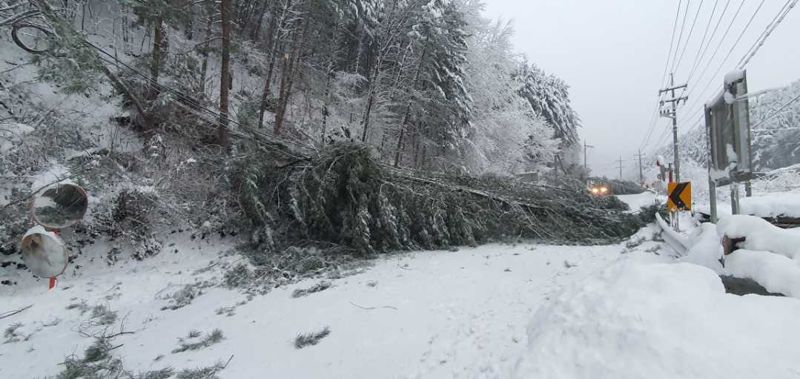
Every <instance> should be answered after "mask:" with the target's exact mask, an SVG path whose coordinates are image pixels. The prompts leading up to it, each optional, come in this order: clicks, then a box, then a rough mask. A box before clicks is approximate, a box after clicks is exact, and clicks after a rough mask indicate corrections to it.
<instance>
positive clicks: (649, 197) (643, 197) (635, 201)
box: [616, 191, 664, 212]
mask: <svg viewBox="0 0 800 379" xmlns="http://www.w3.org/2000/svg"><path fill="white" fill-rule="evenodd" d="M616 196H617V198H618V199H620V200H622V202H624V203H626V204H628V206H629V207H630V208H631V212H639V210H640V209H642V208H643V207H649V206H651V205H653V204H655V203H657V202H662V203H663V202H664V200H663V199H662V198H661V196H659V195H657V194H656V193H655V192H650V191H644V192H642V193H640V194H635V195H616Z"/></svg>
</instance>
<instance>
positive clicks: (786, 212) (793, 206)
mask: <svg viewBox="0 0 800 379" xmlns="http://www.w3.org/2000/svg"><path fill="white" fill-rule="evenodd" d="M740 203H741V208H742V213H743V214H748V215H753V216H759V217H778V216H786V217H800V193H796V192H795V193H786V192H783V193H771V194H769V195H761V196H754V197H745V198H743V199H741V200H740Z"/></svg>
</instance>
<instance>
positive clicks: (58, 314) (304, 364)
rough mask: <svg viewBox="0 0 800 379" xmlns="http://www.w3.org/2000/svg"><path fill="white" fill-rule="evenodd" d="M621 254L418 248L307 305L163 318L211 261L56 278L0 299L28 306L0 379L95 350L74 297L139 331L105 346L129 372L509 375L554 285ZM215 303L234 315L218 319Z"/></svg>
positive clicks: (176, 313) (287, 291)
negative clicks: (203, 343) (182, 345)
mask: <svg viewBox="0 0 800 379" xmlns="http://www.w3.org/2000/svg"><path fill="white" fill-rule="evenodd" d="M623 249H624V248H623V247H622V246H599V247H564V246H540V245H532V244H520V245H516V246H510V245H489V246H483V247H479V248H464V249H461V250H460V251H458V252H424V253H413V254H406V255H401V256H392V257H390V258H386V259H382V260H379V261H377V262H376V263H375V265H374V267H372V268H369V269H367V270H366V271H365V272H363V273H361V274H358V275H355V276H350V277H346V278H344V279H340V280H336V281H334V282H333V287H332V288H330V289H327V290H325V291H322V292H319V293H315V294H311V295H309V296H306V297H301V298H292V296H291V294H292V291H293V290H295V289H298V288H306V287H310V286H312V285H314V284H316V283H317V282H316V281H306V282H302V283H299V284H297V285H293V286H290V287H288V288H279V289H275V290H273V291H272V292H271V293H269V294H268V295H266V296H256V297H254V298H253V299H252V300H250V301H247V299H246V298H247V296H246V295H243V294H240V293H238V292H235V291H231V290H226V289H221V288H209V289H207V290H206V293H204V294H202V295H200V296H199V297H197V298H196V299H194V301H193V302H192V303H191V304H189V305H187V306H185V307H183V308H180V309H178V310H163V311H162V310H161V308H162V307H163V306H165V305H167V302H166V301H165V300H162V298H163V297H164V296H163V294H164V293H169V291H170V290H167V291H164V289H165V288H173V289H174V288H180V284H185V283H191V282H192V281H194V280H196V279H197V278H198V276H199V277H201V278H205V279H209V278H210V275H212V274H210V273H204V274H197V273H194V274H193V271H194V269H197V268H200V267H202V266H203V265H205V264H207V263H208V260H199V261H194V263H193V266H190V265H187V264H186V263H181V260H178V259H174V258H173V259H174V261H168V260H165V261H162V262H153V263H151V264H149V265H145V267H140V268H137V269H131V270H129V271H128V272H126V273H124V274H119V273H120V272H123V271H117V274H113V273H110V272H109V273H106V274H98V275H94V276H92V277H82V278H76V279H70V280H64V281H63V282H62V288H60V289H57V290H56V291H54V292H52V293H46V292H45V290H44V288H43V287H41V286H36V287H33V288H30V289H28V290H20V293H17V294H14V295H13V296H4V297H3V299H2V304H3V308H2V309H0V310H2V311H5V310H8V309H16V308H19V307H22V306H26V305H29V304H34V306H33V307H32V308H31V309H30V310H27V311H25V312H24V313H21V314H20V315H19V316H15V317H12V318H8V319H4V320H0V328H3V329H6V328H8V327H9V326H11V325H12V324H14V323H22V325H21V327H20V328H19V330H18V331H17V332H18V333H19V334H21V335H23V338H20V339H21V340H20V341H17V342H10V343H6V344H0V377H4V378H23V377H39V376H49V375H54V374H56V373H58V372H59V371H60V370H61V369H63V367H61V366H59V363H60V362H62V361H63V360H64V357H65V356H67V355H69V354H77V355H81V354H82V352H83V350H84V349H85V347H86V346H88V345H89V344H90V343H91V342H92V340H91V339H90V338H87V337H86V336H82V335H81V332H85V329H86V328H87V327H88V326H89V324H91V323H92V321H91V316H92V315H91V313H92V311H91V310H90V311H88V312H86V313H85V314H81V312H79V311H78V309H77V308H74V306H73V309H71V310H67V309H66V308H67V307H68V306H69V305H70V304H80V302H81V301H85V302H86V304H87V305H88V306H89V307H90V309H91V307H94V306H95V305H106V306H107V307H108V308H109V309H110V310H112V311H115V312H116V313H117V315H118V318H117V321H116V322H115V323H114V324H113V325H110V326H109V329H110V330H114V331H119V330H123V329H124V330H126V331H133V332H134V333H133V334H129V335H122V336H119V337H117V338H115V339H114V343H115V344H122V346H121V347H120V348H118V349H116V350H115V354H116V355H118V356H120V357H121V358H122V359H123V362H124V365H125V368H126V369H128V370H133V371H134V372H143V371H147V370H155V369H160V368H163V367H173V368H176V369H184V368H197V367H201V366H208V365H212V364H214V363H215V362H217V361H223V362H224V361H226V360H227V359H228V358H229V357H231V356H233V359H232V360H231V362H230V364H229V365H228V367H227V368H226V369H225V370H223V371H221V372H220V373H219V375H220V376H221V377H225V378H254V377H283V378H285V377H294V378H322V377H326V378H328V377H330V378H344V377H347V378H355V377H360V378H379V377H420V378H423V377H424V378H430V377H441V378H449V377H507V376H508V375H509V372H510V370H511V368H512V367H513V366H514V364H515V362H516V360H517V359H518V357H519V355H520V354H521V353H522V352H523V351H524V350H525V348H526V341H527V337H526V327H527V325H528V322H529V320H530V318H531V316H532V314H534V313H535V312H536V310H537V309H538V308H539V307H540V306H541V305H542V304H543V303H544V302H545V301H546V299H548V297H549V296H551V294H553V293H555V292H557V291H558V290H559V289H560V288H561V287H562V286H564V285H565V284H569V283H572V282H574V281H576V280H579V279H581V278H584V277H586V276H587V275H589V274H590V273H593V272H596V271H598V270H599V269H601V268H602V267H605V266H607V265H608V264H609V262H611V261H614V260H616V259H618V258H619V257H620V252H621V251H622V250H623ZM206 276H208V277H207V278H206ZM237 303H244V304H242V305H239V306H237V305H236V304H237ZM222 307H234V308H235V309H234V310H233V311H232V312H222V313H223V314H218V312H217V310H218V309H220V308H222ZM227 313H231V314H232V315H230V316H228V315H227ZM55 320H59V321H58V322H57V324H56V325H51V324H53V323H54V321H55ZM47 325H50V326H47ZM324 327H329V328H330V331H331V334H330V336H328V337H327V338H325V339H323V340H322V341H321V342H320V343H319V344H318V345H316V346H311V347H307V348H304V349H300V350H298V349H296V348H295V347H294V345H293V342H294V339H295V337H296V336H297V335H298V334H300V333H309V332H314V331H318V330H320V329H322V328H324ZM215 328H218V329H220V330H221V331H222V332H223V335H224V340H223V341H222V342H220V343H218V344H215V345H212V346H210V347H208V348H205V349H201V350H198V351H190V352H183V353H177V354H173V353H171V351H172V350H173V349H175V348H176V347H177V346H178V339H179V338H181V337H186V335H187V334H188V333H189V331H190V330H198V331H201V332H210V331H211V330H212V329H215ZM95 329H96V328H95ZM159 356H163V357H161V358H158V357H159ZM157 358H158V359H157Z"/></svg>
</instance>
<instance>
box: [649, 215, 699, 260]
mask: <svg viewBox="0 0 800 379" xmlns="http://www.w3.org/2000/svg"><path fill="white" fill-rule="evenodd" d="M656 224H657V225H658V226H659V227H660V228H661V231H662V233H661V236H662V237H663V238H664V241H665V242H666V243H667V244H668V245H669V246H670V247H671V248H672V249H673V250H675V251H676V252H677V253H678V255H679V256H681V257H683V256H686V253H687V252H688V251H689V248H690V247H691V244H690V243H689V239H688V238H686V237H685V236H682V235H680V234H678V233H677V232H675V231H674V230H672V228H671V227H670V226H669V224H668V223H667V222H666V221H664V218H663V217H661V215H660V214H658V213H656Z"/></svg>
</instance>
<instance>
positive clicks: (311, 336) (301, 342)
mask: <svg viewBox="0 0 800 379" xmlns="http://www.w3.org/2000/svg"><path fill="white" fill-rule="evenodd" d="M329 334H331V330H330V328H328V327H327V326H326V327H325V329H322V330H320V331H319V332H315V333H308V334H301V335H299V336H297V338H296V339H295V340H294V347H295V348H297V349H302V348H304V347H307V346H313V345H316V344H318V343H319V341H321V340H322V339H323V338H325V337H327V336H328V335H329Z"/></svg>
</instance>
